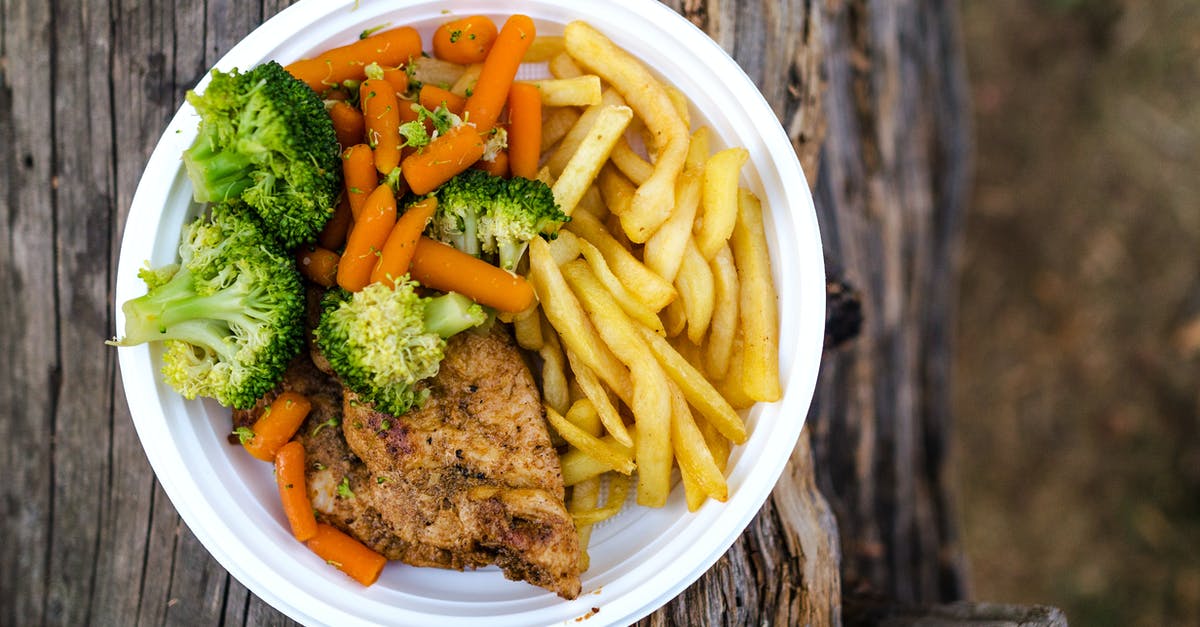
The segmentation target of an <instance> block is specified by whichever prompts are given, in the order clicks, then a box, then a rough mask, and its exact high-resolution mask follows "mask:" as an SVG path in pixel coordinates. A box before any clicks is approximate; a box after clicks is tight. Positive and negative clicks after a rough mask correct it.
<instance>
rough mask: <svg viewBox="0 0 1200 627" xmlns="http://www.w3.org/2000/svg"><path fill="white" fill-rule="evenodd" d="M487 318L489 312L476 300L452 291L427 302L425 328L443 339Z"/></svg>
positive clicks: (474, 325)
mask: <svg viewBox="0 0 1200 627" xmlns="http://www.w3.org/2000/svg"><path fill="white" fill-rule="evenodd" d="M485 320H487V313H486V312H485V311H484V310H483V307H481V306H480V305H479V304H477V303H476V302H475V301H473V300H471V299H470V298H467V297H466V296H463V295H462V294H459V293H457V292H450V293H448V294H443V295H442V296H436V297H434V298H431V299H429V300H428V301H426V303H425V330H426V331H429V332H430V333H436V334H438V335H439V336H441V337H442V338H443V339H444V338H448V337H451V336H453V335H456V334H458V333H461V332H463V331H466V330H467V329H470V328H472V327H477V326H479V325H481V324H483V322H484V321H485Z"/></svg>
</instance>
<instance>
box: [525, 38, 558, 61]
mask: <svg viewBox="0 0 1200 627" xmlns="http://www.w3.org/2000/svg"><path fill="white" fill-rule="evenodd" d="M565 47H566V44H564V43H563V38H562V37H559V36H552V35H538V36H537V37H534V38H533V43H532V44H530V45H529V49H528V50H526V51H525V56H524V57H521V63H544V62H546V61H549V60H551V59H553V58H554V57H556V56H558V55H560V54H562V53H563V51H564V49H565Z"/></svg>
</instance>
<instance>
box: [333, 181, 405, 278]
mask: <svg viewBox="0 0 1200 627" xmlns="http://www.w3.org/2000/svg"><path fill="white" fill-rule="evenodd" d="M395 224H396V197H395V196H393V195H392V190H391V189H390V188H389V187H388V186H387V185H380V186H379V187H376V188H375V191H373V192H371V195H370V196H369V197H368V198H367V203H366V204H365V205H363V208H362V213H360V214H359V215H358V219H356V220H355V221H354V229H352V230H351V231H350V239H349V240H348V241H347V242H346V250H345V251H343V252H342V260H341V262H340V263H338V273H337V283H338V285H340V286H342V287H343V288H344V289H346V290H349V291H351V292H357V291H359V290H361V289H362V288H364V287H366V286H367V285H369V284H370V282H371V270H372V269H374V268H375V262H377V261H378V260H379V257H378V255H379V251H380V249H382V248H383V244H384V242H385V241H387V237H388V234H389V233H391V231H392V227H393V226H395Z"/></svg>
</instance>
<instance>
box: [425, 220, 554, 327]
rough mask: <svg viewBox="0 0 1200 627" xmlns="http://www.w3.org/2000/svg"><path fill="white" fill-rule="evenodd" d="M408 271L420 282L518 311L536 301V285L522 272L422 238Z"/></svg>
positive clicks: (488, 304)
mask: <svg viewBox="0 0 1200 627" xmlns="http://www.w3.org/2000/svg"><path fill="white" fill-rule="evenodd" d="M408 271H409V274H410V275H411V276H412V278H413V279H416V281H417V282H418V283H420V284H421V285H424V286H426V287H432V288H433V289H436V290H441V291H443V292H458V293H459V294H462V295H463V296H467V297H469V298H470V299H472V300H474V301H475V302H477V303H480V304H482V305H487V306H488V307H492V308H495V309H499V310H500V311H507V312H510V313H516V312H518V311H525V310H526V309H528V308H529V306H530V305H532V304H533V288H532V287H531V286H530V285H529V282H528V281H526V280H525V279H524V277H521V276H519V275H516V274H513V273H511V272H507V271H505V270H501V269H500V268H497V267H496V266H493V265H492V264H490V263H488V262H486V261H483V260H482V259H477V258H475V257H472V256H471V255H468V254H467V253H464V252H460V251H459V250H458V249H457V248H454V247H453V246H447V245H446V244H443V243H441V242H439V241H436V240H432V239H429V238H428V237H422V238H421V241H420V242H419V243H418V244H417V251H416V254H414V255H413V259H412V265H411V266H409V269H408Z"/></svg>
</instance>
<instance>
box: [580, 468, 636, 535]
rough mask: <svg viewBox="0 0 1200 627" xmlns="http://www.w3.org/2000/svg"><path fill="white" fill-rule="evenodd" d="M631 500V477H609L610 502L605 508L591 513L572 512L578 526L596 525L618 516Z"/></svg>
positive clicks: (606, 503)
mask: <svg viewBox="0 0 1200 627" xmlns="http://www.w3.org/2000/svg"><path fill="white" fill-rule="evenodd" d="M628 498H629V477H626V476H623V475H609V476H608V500H607V501H605V503H604V507H597V508H595V509H593V510H591V511H582V512H571V517H572V518H573V519H574V520H575V524H576V525H594V524H596V523H598V522H600V521H603V520H608V519H609V518H612V517H613V516H616V515H617V512H619V511H621V508H622V507H623V506H624V505H625V501H626V499H628Z"/></svg>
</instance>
